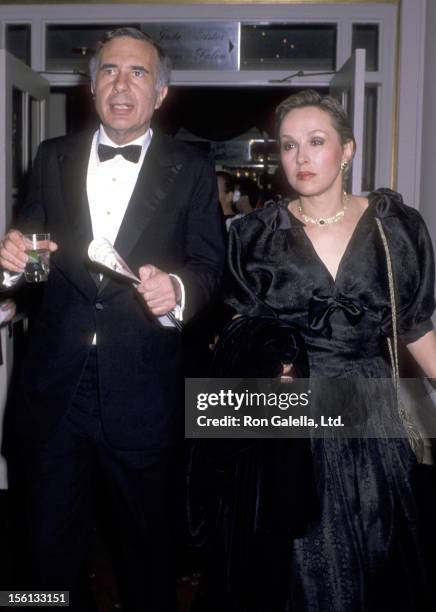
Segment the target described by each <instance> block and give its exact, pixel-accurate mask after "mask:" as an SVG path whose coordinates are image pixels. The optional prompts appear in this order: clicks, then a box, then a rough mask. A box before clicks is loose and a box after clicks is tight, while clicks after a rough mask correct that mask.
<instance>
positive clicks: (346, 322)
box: [227, 90, 436, 612]
mask: <svg viewBox="0 0 436 612" xmlns="http://www.w3.org/2000/svg"><path fill="white" fill-rule="evenodd" d="M277 120H278V130H279V143H280V151H281V162H282V166H283V168H284V171H285V173H286V176H287V179H288V181H289V183H290V185H291V187H292V188H293V189H295V190H296V192H297V193H298V194H299V197H298V198H297V199H295V200H294V201H291V202H290V203H289V205H287V206H284V205H279V204H277V205H271V206H268V207H266V208H264V209H262V210H259V211H255V212H254V213H252V214H251V215H248V216H247V217H245V218H243V219H241V220H240V221H236V222H235V223H234V224H232V227H231V231H230V238H229V240H230V243H229V265H230V284H229V287H228V297H227V303H228V304H229V305H230V306H232V307H233V309H234V310H235V312H236V313H238V314H241V315H247V316H249V317H258V316H270V317H271V316H272V317H278V318H279V319H280V320H282V321H284V322H286V323H289V324H290V325H293V326H296V327H297V328H298V329H299V330H300V333H301V334H302V336H303V338H304V341H305V344H306V349H307V352H308V358H309V364H310V375H311V378H319V377H329V378H336V377H341V378H342V379H346V380H348V381H350V380H351V381H353V385H355V386H354V390H355V393H356V397H357V396H358V395H359V392H360V391H361V392H362V393H361V395H362V396H365V398H366V399H365V400H364V402H365V409H366V410H367V411H368V413H371V412H372V407H373V408H374V415H372V414H371V418H373V419H375V422H374V421H373V426H375V427H376V428H377V430H378V431H379V432H380V437H378V438H374V437H372V438H370V437H367V438H363V437H362V438H349V439H348V438H347V439H344V438H342V439H339V438H336V439H335V438H334V437H331V438H328V439H313V440H312V455H313V461H314V468H315V478H316V486H317V490H318V496H319V500H320V505H321V517H320V519H318V520H314V521H313V522H312V523H311V524H310V525H309V527H308V528H307V530H306V533H305V535H304V536H303V537H297V538H295V540H294V543H293V546H292V555H291V560H290V563H289V594H288V602H287V604H286V607H285V610H286V612H290V611H292V612H327V611H332V612H333V611H334V612H364V611H365V612H367V611H368V612H369V611H371V612H373V611H375V610H377V611H378V610H380V611H381V610H387V609H392V610H396V611H397V610H407V611H408V612H411V611H412V610H421V609H422V606H423V605H424V604H423V599H424V596H423V593H424V589H425V580H424V567H423V563H422V558H421V552H420V544H419V533H418V531H419V530H418V519H417V514H418V513H417V508H416V503H415V498H414V493H413V489H412V478H413V470H414V469H415V467H416V458H415V455H414V453H413V452H412V450H411V447H410V444H409V442H408V439H407V437H406V436H404V435H403V433H402V430H401V433H399V434H398V437H395V436H394V437H392V431H394V432H395V431H396V429H395V428H402V423H401V421H400V418H399V416H398V409H397V405H396V402H395V401H392V399H393V397H394V394H393V393H392V394H388V396H387V397H386V398H383V397H380V396H378V395H376V394H375V393H374V394H373V397H371V391H370V389H371V388H370V387H368V385H365V380H367V379H368V378H385V379H389V378H390V377H391V374H392V370H391V361H390V359H389V352H388V350H387V339H388V338H389V337H391V336H392V328H393V324H392V316H391V299H390V291H389V283H388V273H387V263H386V252H385V247H384V244H383V239H382V237H381V232H380V229H379V228H378V226H377V221H376V220H377V219H379V220H380V222H381V226H382V229H383V233H384V235H385V237H386V241H387V243H388V248H389V251H390V257H391V259H392V266H393V279H394V282H395V290H396V296H395V297H396V307H397V325H398V333H399V337H400V339H401V340H402V341H403V342H404V343H405V344H406V346H407V348H408V349H409V351H410V353H411V354H412V355H413V357H414V358H415V360H416V361H417V363H418V364H419V365H420V367H421V368H422V370H423V372H424V374H425V375H426V376H427V377H429V378H431V379H436V335H435V332H434V331H433V326H432V323H431V315H432V313H433V310H434V283H435V278H434V259H433V250H432V246H431V240H430V238H429V235H428V232H427V229H426V227H425V224H424V222H423V220H422V218H421V216H420V214H419V213H418V212H417V211H416V210H414V209H413V208H410V207H409V206H406V205H405V204H404V203H403V201H402V199H401V196H400V195H399V194H397V193H395V192H393V191H390V190H388V189H383V190H378V191H375V192H373V193H371V194H370V195H369V196H368V198H366V197H361V196H356V195H347V194H345V193H344V191H343V185H344V174H345V172H346V171H347V169H348V168H349V166H350V164H351V162H352V158H353V155H354V150H355V142H354V137H353V134H352V131H351V128H350V126H349V123H348V120H347V117H346V115H345V113H344V111H343V109H342V107H341V106H340V105H339V104H338V102H337V101H335V100H334V99H333V98H330V97H328V96H324V97H322V96H320V95H318V94H317V93H316V92H314V91H311V90H307V91H304V92H301V93H298V94H295V95H293V96H291V97H290V98H288V99H287V100H285V101H284V102H283V103H282V104H281V105H280V106H279V107H278V109H277ZM284 371H285V373H286V366H285V367H284ZM368 388H369V391H368ZM368 396H369V399H368ZM362 401H363V400H362ZM341 411H342V413H344V412H346V408H345V407H344V406H341ZM388 430H389V431H390V432H391V434H389V435H387V434H386V432H387V431H388ZM398 431H400V429H398ZM400 436H403V437H400ZM271 612H283V610H280V611H276V610H271Z"/></svg>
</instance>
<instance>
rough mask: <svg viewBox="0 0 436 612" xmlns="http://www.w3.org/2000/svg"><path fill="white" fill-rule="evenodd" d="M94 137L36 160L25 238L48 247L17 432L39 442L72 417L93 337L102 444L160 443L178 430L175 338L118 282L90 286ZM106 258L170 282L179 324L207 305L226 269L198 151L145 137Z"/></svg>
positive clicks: (179, 377)
mask: <svg viewBox="0 0 436 612" xmlns="http://www.w3.org/2000/svg"><path fill="white" fill-rule="evenodd" d="M91 142H92V134H91V133H89V134H81V135H74V136H67V137H62V138H56V139H51V140H47V141H45V142H43V143H42V144H41V145H40V147H39V150H38V154H37V157H36V160H35V164H34V167H33V171H32V176H31V179H30V187H29V191H28V196H27V198H26V200H25V202H24V204H23V206H22V208H21V210H20V211H19V215H18V219H19V221H18V226H19V228H20V229H21V230H23V231H42V230H44V231H47V232H50V234H51V239H52V240H53V241H55V242H56V243H57V244H58V247H59V248H58V251H56V252H55V253H52V255H51V261H50V274H49V279H48V281H47V282H46V283H43V284H42V285H41V287H40V288H39V289H40V290H41V292H42V295H41V300H40V302H39V306H38V312H37V316H35V318H34V321H33V323H32V325H31V331H30V337H29V343H28V349H27V351H26V355H25V357H24V362H23V365H22V368H21V372H20V376H19V382H18V385H17V392H16V402H15V410H16V416H17V420H18V427H19V431H20V432H21V433H23V434H24V435H27V436H31V437H32V438H34V439H36V440H40V441H44V440H47V439H48V438H49V436H50V435H51V433H52V432H53V431H54V430H55V428H56V426H57V424H58V423H59V421H60V419H61V417H62V416H63V414H64V413H65V412H66V411H67V410H69V409H70V408H71V404H72V399H73V396H74V393H75V391H76V389H77V386H78V383H79V380H80V377H81V374H82V372H83V369H84V367H85V364H86V360H87V357H88V354H89V350H90V348H91V344H92V338H93V336H94V333H96V334H97V360H98V376H99V393H100V404H101V419H102V425H103V429H104V433H105V435H106V437H107V440H108V441H109V443H110V444H111V445H113V446H114V447H116V448H121V449H148V448H150V449H154V448H161V447H165V446H167V445H170V444H171V443H172V442H173V441H174V437H175V436H176V435H177V433H176V432H178V431H179V430H180V425H181V424H183V407H184V404H183V402H184V378H183V360H182V341H181V333H180V332H179V331H177V330H176V329H174V328H165V327H162V326H161V325H160V324H159V322H158V321H157V320H156V318H155V317H154V316H153V315H151V314H150V313H149V312H148V310H147V307H146V305H145V303H144V301H143V299H142V297H141V296H139V295H138V293H137V292H136V290H135V289H134V288H133V287H132V286H131V284H130V283H128V282H126V281H124V280H123V279H120V278H116V277H110V276H106V275H105V276H104V278H103V280H102V281H101V282H100V283H99V282H98V279H99V277H98V274H95V272H94V273H93V270H92V264H91V262H90V261H89V258H88V256H87V249H88V245H89V243H90V241H91V240H92V228H91V218H90V212H89V204H88V200H87V194H86V178H87V166H88V161H89V154H90V148H91ZM114 246H115V248H116V249H117V251H118V252H119V253H120V254H121V256H122V257H123V259H125V261H126V262H127V263H128V265H129V266H130V268H131V269H132V270H133V271H135V272H137V271H138V268H139V267H140V266H141V265H144V264H148V263H149V264H153V265H155V266H157V267H158V268H160V269H162V270H164V271H166V272H173V273H175V274H177V275H178V276H179V277H180V278H181V280H182V281H183V284H184V287H185V291H186V308H185V313H184V321H185V322H186V321H189V320H190V319H192V317H194V316H195V315H196V314H197V313H199V312H200V311H201V309H202V308H203V307H205V306H206V305H207V304H208V303H210V302H211V301H212V300H213V299H214V296H215V294H216V292H217V290H218V289H219V285H220V282H221V278H222V273H223V266H224V231H223V223H222V217H221V209H220V206H219V201H218V196H217V188H216V177H215V169H214V166H213V164H212V162H211V160H210V159H209V158H208V157H206V156H204V155H203V154H202V153H200V152H198V151H197V150H195V149H193V148H191V147H189V146H188V145H185V144H184V143H181V142H179V141H176V140H173V139H172V138H169V137H167V136H165V135H163V134H159V133H157V132H155V133H154V135H153V138H152V141H151V144H150V146H149V149H148V151H147V153H146V156H145V159H144V162H143V165H142V167H141V169H140V172H139V176H138V180H137V183H136V186H135V189H134V191H133V194H132V196H131V199H130V201H129V204H128V207H127V210H126V213H125V215H124V218H123V221H122V224H121V227H120V230H119V233H118V235H117V238H116V242H115V245H114Z"/></svg>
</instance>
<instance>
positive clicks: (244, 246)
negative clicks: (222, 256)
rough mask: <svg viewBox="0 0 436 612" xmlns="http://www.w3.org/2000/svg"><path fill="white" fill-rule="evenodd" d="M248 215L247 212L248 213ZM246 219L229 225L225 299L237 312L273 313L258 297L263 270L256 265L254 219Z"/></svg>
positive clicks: (262, 289)
mask: <svg viewBox="0 0 436 612" xmlns="http://www.w3.org/2000/svg"><path fill="white" fill-rule="evenodd" d="M250 216H251V215H250ZM248 223H250V222H249V221H247V220H246V219H244V218H243V219H241V220H240V221H235V222H234V223H232V224H231V226H230V231H229V242H228V256H227V274H226V282H225V296H226V297H225V302H226V304H228V305H229V306H230V307H231V308H233V309H234V310H235V311H236V312H237V313H238V314H243V315H248V316H251V317H255V316H262V315H264V316H275V314H274V311H273V310H272V309H271V308H270V307H269V306H268V305H267V304H266V303H265V302H264V301H262V299H261V297H260V296H262V294H263V293H264V285H265V281H266V280H267V279H265V277H264V274H263V273H262V271H261V270H260V268H259V267H258V266H256V230H257V228H256V225H257V224H256V223H255V222H254V221H252V222H251V226H249V225H248Z"/></svg>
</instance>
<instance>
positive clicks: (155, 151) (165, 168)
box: [99, 135, 182, 293]
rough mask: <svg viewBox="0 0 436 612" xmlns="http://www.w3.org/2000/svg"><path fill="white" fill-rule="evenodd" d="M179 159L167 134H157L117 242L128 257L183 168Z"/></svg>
mask: <svg viewBox="0 0 436 612" xmlns="http://www.w3.org/2000/svg"><path fill="white" fill-rule="evenodd" d="M177 161H180V160H174V159H173V157H172V155H171V151H169V150H168V148H167V147H166V146H165V141H164V140H163V137H161V136H159V135H154V136H153V138H152V141H151V143H150V146H149V149H148V151H147V154H146V155H145V158H144V162H143V164H142V168H141V170H140V172H139V175H138V180H137V181H136V185H135V188H134V190H133V193H132V197H131V198H130V202H129V205H128V207H127V210H126V214H125V215H124V219H123V221H122V223H121V227H120V230H119V232H118V235H117V238H116V241H115V245H114V246H115V249H116V250H117V251H118V252H119V254H120V255H121V257H122V258H123V259H125V260H126V261H127V259H128V257H129V255H130V253H131V252H132V250H133V248H134V247H135V245H136V244H137V242H138V240H139V239H140V238H141V236H143V234H144V232H145V231H146V229H147V226H148V224H149V223H150V220H151V219H152V217H153V215H155V214H156V213H157V211H158V210H159V206H160V205H161V204H162V202H163V201H164V200H165V198H166V196H167V194H168V191H169V189H170V187H171V184H172V183H173V181H174V180H175V178H176V176H177V175H178V174H179V172H180V170H181V169H182V164H181V163H177ZM144 263H146V262H144ZM109 281H110V278H109V277H105V278H103V280H102V282H101V284H100V287H99V293H101V292H102V291H103V290H104V289H105V288H106V286H107V284H108V283H109Z"/></svg>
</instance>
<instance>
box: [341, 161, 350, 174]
mask: <svg viewBox="0 0 436 612" xmlns="http://www.w3.org/2000/svg"><path fill="white" fill-rule="evenodd" d="M347 168H348V162H347V160H346V159H344V161H343V162H342V164H341V170H342V172H345V170H346V169H347Z"/></svg>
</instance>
